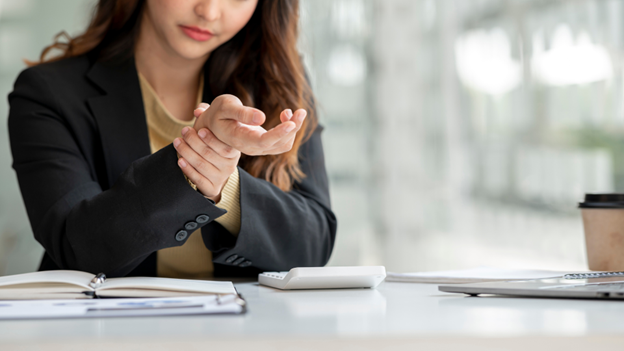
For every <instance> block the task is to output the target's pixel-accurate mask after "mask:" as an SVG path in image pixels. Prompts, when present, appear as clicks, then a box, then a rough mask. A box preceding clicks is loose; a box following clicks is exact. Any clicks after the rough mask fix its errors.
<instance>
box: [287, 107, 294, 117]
mask: <svg viewBox="0 0 624 351" xmlns="http://www.w3.org/2000/svg"><path fill="white" fill-rule="evenodd" d="M286 116H288V119H291V118H292V116H293V112H292V110H291V109H288V110H286Z"/></svg>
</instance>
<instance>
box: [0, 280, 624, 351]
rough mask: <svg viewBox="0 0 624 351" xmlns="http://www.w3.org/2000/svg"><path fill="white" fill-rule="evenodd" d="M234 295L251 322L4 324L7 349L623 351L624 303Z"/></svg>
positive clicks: (400, 291)
mask: <svg viewBox="0 0 624 351" xmlns="http://www.w3.org/2000/svg"><path fill="white" fill-rule="evenodd" d="M236 287H237V289H238V290H239V292H240V293H241V294H242V295H243V296H244V298H245V299H246V300H247V302H248V305H249V311H248V312H247V314H245V315H240V316H188V317H184V316H180V317H151V318H107V319H69V320H23V321H1V322H0V350H9V349H11V348H13V347H17V346H18V345H19V349H43V347H44V345H45V350H55V349H68V348H69V349H76V350H85V351H86V350H94V349H95V350H99V349H116V350H121V349H144V348H145V349H148V348H149V349H150V350H160V349H172V348H175V349H183V348H184V347H185V348H186V349H202V350H206V349H207V347H208V346H210V347H211V349H224V350H228V351H231V350H238V349H241V350H249V351H251V350H253V351H255V350H264V349H267V350H274V349H279V350H281V349H284V350H288V349H292V346H293V345H294V344H296V345H298V346H301V347H304V348H303V349H306V350H307V349H309V350H320V349H325V350H329V349H333V348H339V349H343V347H347V346H348V347H347V349H354V350H356V349H357V350H368V349H371V350H373V349H375V350H380V349H385V348H386V347H387V346H388V344H394V346H396V347H397V348H396V349H398V350H401V349H402V348H405V349H413V347H414V346H424V347H425V349H427V345H429V346H432V347H433V346H435V348H436V349H453V350H455V351H457V350H461V351H465V350H472V349H480V350H489V349H492V350H494V349H500V348H501V347H504V348H505V349H508V350H510V349H511V350H515V349H528V348H531V349H534V348H535V347H538V349H540V348H541V347H543V348H544V349H546V348H548V347H553V348H554V349H562V348H563V347H566V348H567V349H568V350H574V349H588V348H590V349H594V347H591V346H596V344H595V343H600V345H601V348H600V349H599V350H600V351H604V350H610V349H611V348H610V347H613V349H620V350H621V349H624V301H622V302H617V301H597V300H556V299H520V298H502V297H499V298H496V297H477V298H474V297H464V296H463V295H452V294H445V293H440V292H438V291H437V287H436V286H435V285H421V284H408V283H383V284H382V285H381V286H380V287H379V288H378V289H376V290H368V289H366V290H360V289H358V290H317V291H279V290H275V289H271V288H265V287H261V286H258V284H257V283H238V284H236ZM301 342H304V343H301ZM384 346H386V347H384ZM539 346H541V347H539ZM215 347H218V348H215Z"/></svg>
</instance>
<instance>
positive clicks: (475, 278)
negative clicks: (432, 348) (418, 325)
mask: <svg viewBox="0 0 624 351" xmlns="http://www.w3.org/2000/svg"><path fill="white" fill-rule="evenodd" d="M568 273H574V272H561V271H548V270H538V269H499V268H491V267H479V268H472V269H462V270H453V271H438V272H417V273H391V272H389V273H388V275H387V277H386V281H389V282H406V283H430V284H461V283H477V282H488V281H505V280H529V279H546V278H557V277H561V276H563V275H565V274H568Z"/></svg>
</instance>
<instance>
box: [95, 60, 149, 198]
mask: <svg viewBox="0 0 624 351" xmlns="http://www.w3.org/2000/svg"><path fill="white" fill-rule="evenodd" d="M87 77H88V78H89V79H90V80H91V81H92V82H93V83H95V84H96V85H98V86H99V87H100V88H101V89H102V90H103V91H104V92H105V94H104V95H101V96H96V97H93V98H90V99H88V104H89V107H90V108H91V111H92V112H93V115H94V116H95V120H96V122H97V125H98V128H99V130H100V139H101V142H102V149H103V150H104V159H105V162H106V170H107V175H108V187H109V188H110V187H112V186H113V184H115V182H116V181H117V178H118V177H119V175H120V174H121V173H122V172H123V171H125V170H126V169H127V168H128V167H129V166H130V164H132V162H134V161H135V160H137V159H139V158H141V157H144V156H147V155H149V154H150V153H151V150H150V146H149V136H148V133H147V123H146V121H145V109H144V107H143V98H142V95H141V87H140V85H139V78H138V75H137V71H136V68H135V65H134V59H132V60H128V62H126V63H124V64H121V65H107V64H103V63H100V62H96V63H95V64H94V65H93V67H92V68H91V70H90V71H89V72H88V73H87Z"/></svg>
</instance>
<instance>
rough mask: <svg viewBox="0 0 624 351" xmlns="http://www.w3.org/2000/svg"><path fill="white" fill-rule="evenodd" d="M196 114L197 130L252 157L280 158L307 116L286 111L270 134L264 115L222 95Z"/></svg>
mask: <svg viewBox="0 0 624 351" xmlns="http://www.w3.org/2000/svg"><path fill="white" fill-rule="evenodd" d="M208 107H210V108H208ZM194 113H195V117H197V121H195V125H194V126H193V127H194V128H195V130H200V129H201V128H207V129H209V130H210V131H212V133H213V134H214V135H215V136H216V137H217V138H218V139H219V140H221V141H222V142H224V143H225V144H227V145H229V146H231V147H233V148H235V149H236V150H239V151H240V152H241V153H243V154H246V155H250V156H258V155H278V154H281V153H284V152H287V151H289V150H290V149H291V148H292V145H293V142H294V140H295V136H296V134H297V132H298V131H299V130H300V129H301V127H302V126H303V121H304V120H305V117H306V115H307V112H306V111H305V110H303V109H299V110H297V111H295V113H293V112H292V111H291V110H284V111H282V113H281V114H280V121H281V122H282V123H280V124H279V125H278V126H276V127H275V128H273V129H271V130H268V131H267V130H265V129H264V128H262V124H263V123H264V121H265V120H266V117H265V115H264V113H263V112H262V111H260V110H258V109H256V108H253V107H247V106H243V104H242V102H241V101H240V100H239V99H238V98H237V97H236V96H234V95H220V96H218V97H217V98H216V99H214V101H213V102H212V105H208V104H206V103H202V104H200V105H199V106H198V108H197V109H196V110H195V112H194Z"/></svg>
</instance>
